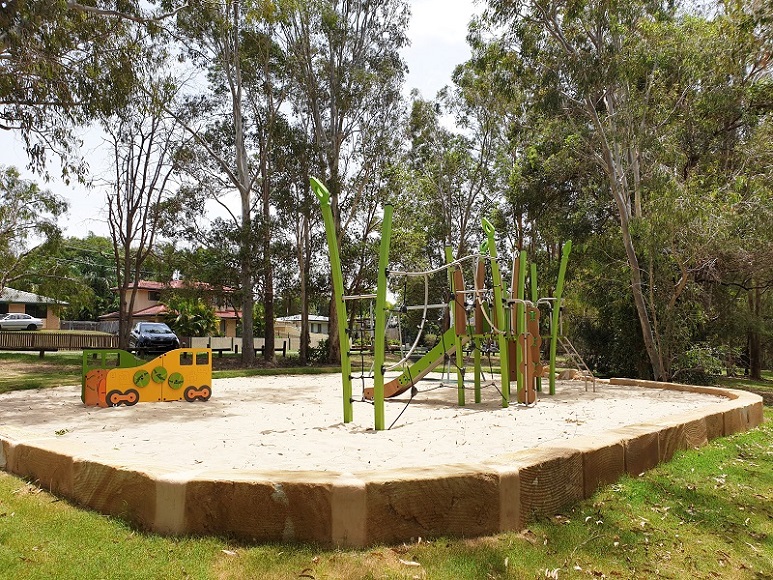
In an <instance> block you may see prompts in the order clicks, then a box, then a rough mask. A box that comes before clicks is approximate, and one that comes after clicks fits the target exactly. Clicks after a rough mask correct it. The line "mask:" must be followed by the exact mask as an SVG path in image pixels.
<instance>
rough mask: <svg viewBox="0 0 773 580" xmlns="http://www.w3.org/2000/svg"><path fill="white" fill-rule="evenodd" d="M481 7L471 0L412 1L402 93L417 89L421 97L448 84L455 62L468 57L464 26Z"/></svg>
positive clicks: (456, 63) (432, 95)
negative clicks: (406, 69)
mask: <svg viewBox="0 0 773 580" xmlns="http://www.w3.org/2000/svg"><path fill="white" fill-rule="evenodd" d="M481 10H482V7H481V6H480V5H476V4H475V2H474V0H414V1H413V2H411V13H412V15H411V23H410V26H409V28H408V38H410V40H411V46H409V47H408V48H406V49H404V50H403V58H405V60H406V62H407V63H408V68H409V72H408V76H407V78H406V83H405V93H406V94H408V93H409V92H410V91H411V89H413V88H417V89H419V92H421V94H422V96H423V97H424V98H427V99H429V98H433V97H434V96H435V94H436V93H437V91H439V90H440V89H442V88H443V87H444V86H445V85H448V84H450V83H451V75H452V74H453V71H454V68H455V67H456V65H458V64H461V63H462V62H464V61H466V60H467V59H468V58H469V57H470V50H469V47H468V46H467V41H466V38H467V25H468V24H469V22H470V20H471V19H472V17H473V15H474V14H479V13H480V12H481Z"/></svg>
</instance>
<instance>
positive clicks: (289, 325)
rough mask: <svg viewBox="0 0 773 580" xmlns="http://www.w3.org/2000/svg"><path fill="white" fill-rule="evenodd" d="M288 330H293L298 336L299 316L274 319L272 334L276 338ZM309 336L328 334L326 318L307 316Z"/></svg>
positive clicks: (328, 324)
mask: <svg viewBox="0 0 773 580" xmlns="http://www.w3.org/2000/svg"><path fill="white" fill-rule="evenodd" d="M289 329H295V330H297V331H298V334H299V335H300V330H301V315H300V314H294V315H293V316H282V317H280V318H277V319H276V322H275V323H274V332H275V334H276V335H277V336H282V335H283V334H284V333H285V332H287V331H289ZM309 334H330V323H329V321H328V317H327V316H316V315H314V314H309Z"/></svg>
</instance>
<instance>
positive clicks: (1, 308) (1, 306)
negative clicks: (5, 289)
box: [0, 302, 8, 314]
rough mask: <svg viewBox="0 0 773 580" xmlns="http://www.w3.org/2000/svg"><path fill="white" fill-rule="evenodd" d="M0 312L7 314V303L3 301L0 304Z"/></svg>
mask: <svg viewBox="0 0 773 580" xmlns="http://www.w3.org/2000/svg"><path fill="white" fill-rule="evenodd" d="M0 314H8V303H7V302H3V303H2V304H0Z"/></svg>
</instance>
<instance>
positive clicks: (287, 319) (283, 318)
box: [277, 314, 329, 322]
mask: <svg viewBox="0 0 773 580" xmlns="http://www.w3.org/2000/svg"><path fill="white" fill-rule="evenodd" d="M328 320H329V319H328V317H327V316H317V315H316V314H309V322H328ZM277 321H278V322H300V321H301V315H300V314H293V315H292V316H280V317H279V318H277Z"/></svg>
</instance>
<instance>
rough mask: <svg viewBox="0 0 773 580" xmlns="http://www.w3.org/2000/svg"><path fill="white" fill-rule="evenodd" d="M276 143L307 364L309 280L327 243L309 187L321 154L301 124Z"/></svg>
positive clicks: (282, 214) (280, 199)
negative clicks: (318, 154)
mask: <svg viewBox="0 0 773 580" xmlns="http://www.w3.org/2000/svg"><path fill="white" fill-rule="evenodd" d="M277 143H278V144H279V145H280V146H279V147H277V148H276V149H275V154H274V156H273V157H272V159H273V162H274V171H275V173H276V176H277V181H276V182H275V183H276V189H277V213H278V222H279V224H280V227H281V228H282V231H283V232H285V233H284V236H285V238H286V240H287V241H288V243H289V245H290V246H291V247H292V248H293V250H294V260H295V265H296V268H295V270H294V271H295V273H296V276H294V277H293V280H292V281H290V282H289V284H288V286H289V287H291V288H292V289H293V290H295V291H297V297H298V300H297V305H298V307H299V308H300V314H301V335H300V347H299V349H298V356H299V359H300V362H301V364H306V363H307V362H308V359H309V346H310V335H309V314H310V306H311V304H312V303H313V302H314V300H313V298H314V296H313V295H312V291H311V290H312V284H311V283H310V281H311V279H312V272H313V268H314V267H315V266H316V267H318V266H319V264H315V259H314V258H315V256H318V255H319V254H320V253H321V251H322V248H323V246H324V232H323V231H322V227H321V225H322V216H321V213H320V211H319V204H318V202H317V200H316V198H315V196H314V194H313V193H312V191H311V188H310V187H309V177H310V176H311V175H315V174H317V173H318V169H319V168H317V170H315V169H314V163H315V160H316V159H318V156H317V155H315V152H314V144H313V143H312V142H311V140H310V135H309V131H308V130H307V129H306V128H305V127H304V126H302V125H294V126H291V125H285V126H284V136H283V138H282V139H280V140H278V141H277ZM290 284H294V285H293V286H290ZM287 303H288V304H287V306H288V308H289V307H290V306H291V305H292V306H293V307H294V306H295V304H296V301H295V300H289V299H288V300H287ZM294 312H295V310H293V313H294ZM288 314H290V312H289V311H288Z"/></svg>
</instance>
